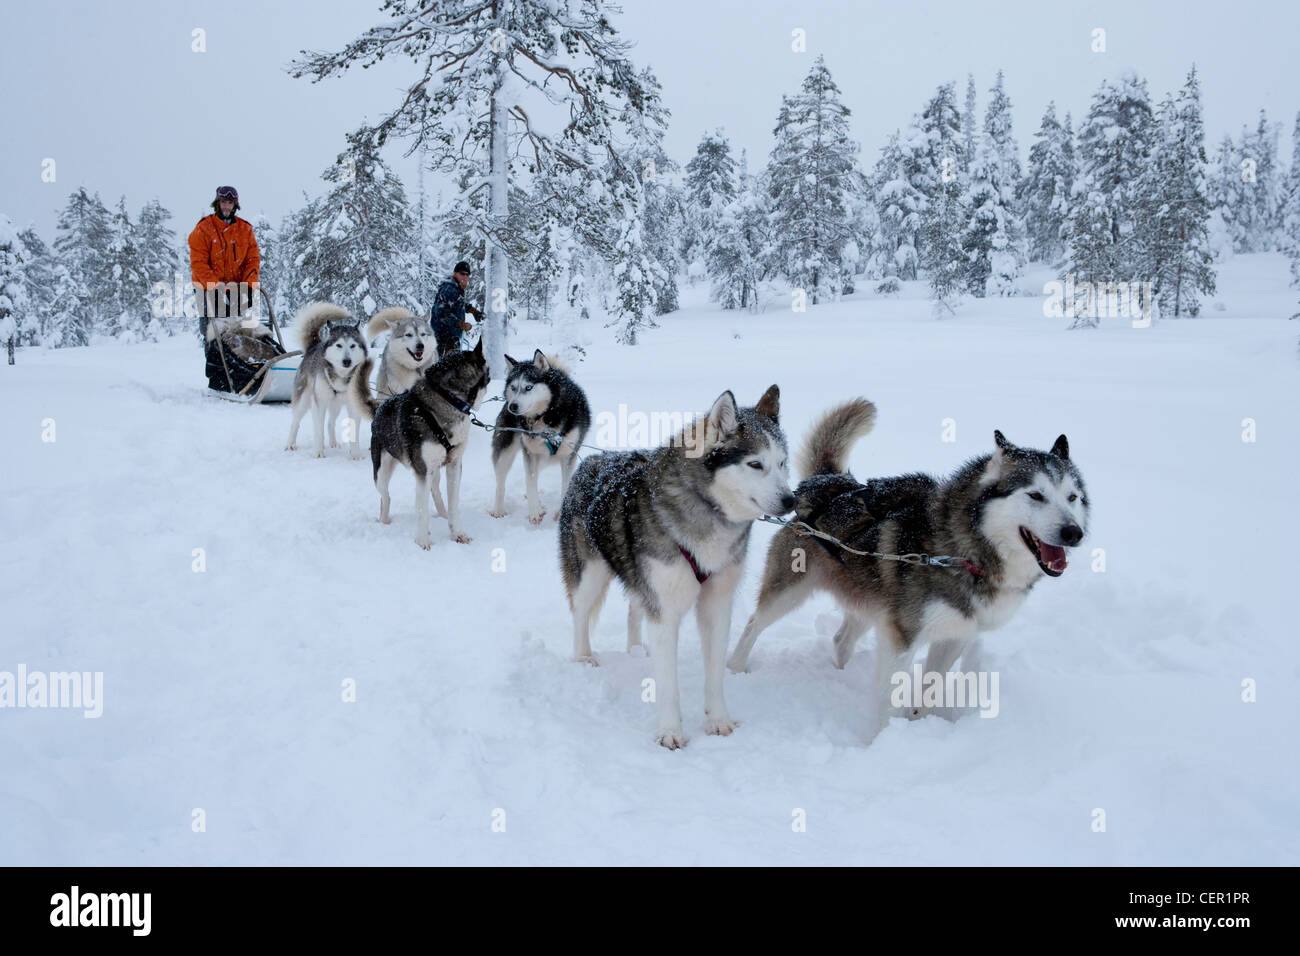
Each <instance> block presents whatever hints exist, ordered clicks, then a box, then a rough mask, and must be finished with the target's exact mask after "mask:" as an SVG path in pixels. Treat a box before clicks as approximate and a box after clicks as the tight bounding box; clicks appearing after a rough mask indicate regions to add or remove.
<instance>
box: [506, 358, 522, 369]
mask: <svg viewBox="0 0 1300 956" xmlns="http://www.w3.org/2000/svg"><path fill="white" fill-rule="evenodd" d="M506 364H507V365H509V366H510V367H511V368H514V367H515V366H516V365H518V364H519V363H518V362H516V361H515V360H514V359H512V358H511V357H510V356H509V355H507V356H506Z"/></svg>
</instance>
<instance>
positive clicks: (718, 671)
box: [559, 385, 794, 750]
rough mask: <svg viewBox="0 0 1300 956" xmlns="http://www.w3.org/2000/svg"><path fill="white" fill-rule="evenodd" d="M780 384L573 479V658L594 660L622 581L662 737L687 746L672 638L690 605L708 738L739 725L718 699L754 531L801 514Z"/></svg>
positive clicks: (567, 535) (565, 566) (565, 540)
mask: <svg viewBox="0 0 1300 956" xmlns="http://www.w3.org/2000/svg"><path fill="white" fill-rule="evenodd" d="M779 404H780V393H779V391H778V390H777V387H776V386H775V385H773V386H772V387H771V388H769V389H768V390H767V391H766V392H765V393H764V394H763V397H762V398H761V399H759V402H758V404H757V405H756V406H754V407H753V408H738V407H737V406H736V399H735V396H733V395H732V393H731V392H723V393H722V394H721V395H720V396H719V397H718V400H717V401H715V402H714V403H713V407H712V408H711V409H710V410H709V413H708V415H707V416H706V417H705V418H703V419H702V420H700V421H698V422H694V423H692V424H691V425H689V426H687V428H686V429H685V430H684V431H683V432H682V434H681V436H679V439H675V440H674V441H672V442H670V443H669V444H668V445H665V446H664V447H662V448H657V449H654V450H651V451H633V452H604V453H602V454H599V455H593V456H591V457H590V458H588V459H587V460H586V461H584V462H583V463H582V464H581V465H580V466H579V467H578V470H577V471H576V472H575V473H574V476H573V481H572V482H571V483H570V484H569V490H568V493H567V494H566V495H565V496H564V504H563V506H562V507H561V509H560V527H559V531H560V535H559V536H560V567H561V571H562V572H563V575H564V587H565V590H566V591H567V592H568V596H569V607H570V608H572V610H573V654H574V657H575V658H576V659H577V660H580V661H586V662H588V663H591V664H595V663H596V659H595V658H594V657H593V656H592V653H591V640H590V629H591V626H592V624H594V623H595V619H596V615H597V613H598V612H599V610H600V605H601V602H602V601H603V600H604V597H605V593H606V591H607V589H608V588H609V583H610V581H611V580H613V579H614V578H615V577H617V578H618V579H619V581H621V582H622V584H623V588H624V590H626V591H627V593H628V599H629V603H630V608H629V612H628V646H629V647H632V646H635V645H637V644H639V643H640V627H641V620H642V617H643V616H645V617H649V619H650V627H649V630H650V644H651V649H652V656H653V658H654V674H655V687H656V694H657V697H658V701H659V732H658V735H657V738H656V739H657V740H658V742H659V743H660V744H662V745H663V746H664V747H667V748H669V749H670V750H675V749H677V748H678V747H682V746H684V745H685V743H686V736H685V734H684V733H683V732H682V713H681V704H680V702H679V700H678V691H677V630H678V626H679V625H680V624H681V620H682V618H683V616H685V614H686V612H687V611H689V610H690V609H691V607H692V606H694V607H695V614H696V619H697V621H698V622H699V627H700V640H701V644H702V646H703V651H704V670H705V691H704V713H705V729H706V730H707V731H708V732H709V733H711V734H721V735H724V736H725V735H726V734H729V733H731V732H732V730H734V729H735V727H736V722H735V721H733V720H732V719H731V717H730V715H729V714H728V713H727V703H726V701H725V700H724V698H723V695H722V676H723V659H724V657H725V656H726V653H727V640H728V634H729V631H730V629H731V602H732V597H733V595H734V594H735V591H736V585H737V584H738V583H739V581H740V572H741V565H742V563H743V561H744V557H745V548H746V546H747V545H748V543H749V531H750V528H751V526H752V522H753V521H754V519H755V518H758V517H759V516H761V515H764V514H774V515H775V514H784V513H785V512H787V511H789V510H790V509H791V508H792V507H794V496H793V495H791V493H790V485H789V471H788V469H787V468H786V456H787V452H786V443H785V435H784V434H783V433H782V431H781V427H780V425H779V424H778V422H777V415H778V410H779Z"/></svg>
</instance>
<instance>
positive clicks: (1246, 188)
mask: <svg viewBox="0 0 1300 956" xmlns="http://www.w3.org/2000/svg"><path fill="white" fill-rule="evenodd" d="M1278 132H1279V130H1278V126H1277V125H1276V124H1273V123H1270V122H1269V121H1268V117H1267V116H1266V115H1265V113H1264V111H1263V110H1260V111H1259V122H1258V124H1257V125H1256V126H1255V128H1254V129H1253V130H1246V129H1243V130H1242V131H1241V145H1240V147H1239V153H1240V155H1241V164H1242V166H1241V181H1242V184H1241V186H1240V191H1239V194H1238V195H1239V196H1240V205H1239V206H1238V208H1237V213H1236V216H1235V217H1234V218H1235V220H1236V222H1237V223H1238V224H1239V227H1240V239H1241V246H1240V247H1239V248H1238V249H1237V250H1236V251H1237V252H1268V251H1270V250H1272V249H1274V248H1275V247H1276V232H1277V225H1278V218H1277V217H1278V209H1279V200H1280V198H1281V186H1282V175H1281V174H1282V169H1281V165H1280V164H1279V163H1278V158H1277V140H1278Z"/></svg>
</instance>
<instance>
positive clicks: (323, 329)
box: [284, 302, 370, 459]
mask: <svg viewBox="0 0 1300 956" xmlns="http://www.w3.org/2000/svg"><path fill="white" fill-rule="evenodd" d="M293 324H294V328H296V329H297V330H298V338H299V341H300V342H301V343H302V350H303V357H302V362H301V364H299V366H298V373H297V374H296V375H294V377H293V397H292V398H291V399H290V407H291V409H292V412H293V421H292V422H291V423H290V424H289V440H288V442H286V443H285V446H284V448H285V451H293V450H295V449H296V448H297V447H298V425H299V423H300V422H301V421H302V417H303V416H304V415H306V414H307V409H308V408H310V409H311V410H312V421H313V424H314V425H315V438H316V457H317V458H324V457H325V415H326V413H327V412H328V414H329V432H330V447H331V448H338V447H339V443H338V438H337V435H336V433H335V430H334V424H335V421H336V420H337V419H338V415H339V411H340V410H341V409H342V408H343V406H344V405H346V404H347V393H348V384H349V383H350V382H352V381H353V380H354V379H355V378H356V377H357V370H358V369H360V368H361V365H362V363H363V362H365V359H366V340H365V339H363V338H362V337H361V330H360V329H358V328H357V323H356V322H354V321H352V314H351V313H350V312H348V310H347V309H344V308H342V307H341V306H337V305H334V304H333V303H332V302H313V303H311V304H310V305H306V306H303V308H302V309H301V310H300V311H299V312H298V315H297V316H296V317H295V318H294V322H293ZM363 381H365V382H366V388H369V387H370V385H369V375H368V374H367V376H366V377H365V378H364V379H363ZM351 433H352V438H351V440H350V441H349V442H348V456H349V457H350V458H353V459H359V458H360V457H361V444H360V441H359V439H358V435H357V424H356V422H353V423H352V425H351Z"/></svg>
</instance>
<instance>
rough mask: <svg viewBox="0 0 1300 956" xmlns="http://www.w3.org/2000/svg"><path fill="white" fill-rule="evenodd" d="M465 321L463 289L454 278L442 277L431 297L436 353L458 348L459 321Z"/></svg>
mask: <svg viewBox="0 0 1300 956" xmlns="http://www.w3.org/2000/svg"><path fill="white" fill-rule="evenodd" d="M464 321H465V290H463V289H462V288H461V287H460V283H458V282H457V281H456V280H455V279H443V280H442V285H440V286H438V292H437V294H436V295H435V296H434V297H433V310H432V316H431V323H432V325H433V334H434V335H435V336H436V337H437V339H438V355H439V356H442V355H446V354H447V353H448V352H456V351H459V350H460V333H461V327H460V326H461V323H462V322H464Z"/></svg>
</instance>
